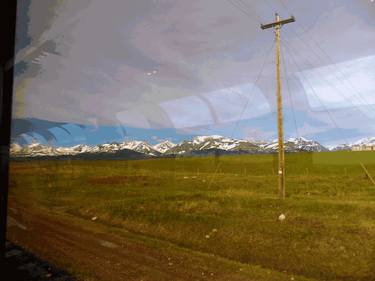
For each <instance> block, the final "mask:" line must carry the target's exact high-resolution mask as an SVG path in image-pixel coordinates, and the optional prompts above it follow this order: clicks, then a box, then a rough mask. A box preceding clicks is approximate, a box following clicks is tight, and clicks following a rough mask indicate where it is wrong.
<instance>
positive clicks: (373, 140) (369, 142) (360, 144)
mask: <svg viewBox="0 0 375 281" xmlns="http://www.w3.org/2000/svg"><path fill="white" fill-rule="evenodd" d="M330 150H331V151H338V150H357V151H360V150H375V137H370V138H364V139H360V140H358V141H356V142H354V143H351V144H340V145H337V146H333V147H331V148H330Z"/></svg>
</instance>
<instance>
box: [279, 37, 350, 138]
mask: <svg viewBox="0 0 375 281" xmlns="http://www.w3.org/2000/svg"><path fill="white" fill-rule="evenodd" d="M281 44H283V46H284V48H285V50H287V51H289V58H290V61H291V62H292V63H293V64H294V66H295V67H296V69H297V70H298V71H299V72H300V73H301V76H302V78H303V79H304V80H305V82H306V85H307V86H308V87H309V88H310V90H311V93H312V94H313V95H314V96H315V98H316V99H317V100H318V102H319V103H320V105H321V107H322V109H323V110H324V112H325V113H327V115H328V117H329V119H330V120H331V122H332V124H333V126H334V127H335V128H336V129H338V130H340V129H341V128H340V127H339V126H338V124H337V122H336V120H335V118H334V117H333V115H332V113H331V112H330V111H329V110H328V108H327V107H326V106H325V104H324V103H323V102H322V100H321V99H320V98H319V95H318V94H317V93H316V91H315V89H314V87H313V86H312V85H311V83H310V81H309V80H308V79H307V77H306V76H305V74H304V72H303V70H302V69H301V67H300V66H299V65H298V63H297V60H296V59H295V57H294V55H293V52H292V51H291V50H290V49H289V48H288V46H287V45H286V44H285V40H283V41H281ZM343 139H344V140H345V141H346V142H347V143H349V142H348V140H347V139H346V138H345V137H343Z"/></svg>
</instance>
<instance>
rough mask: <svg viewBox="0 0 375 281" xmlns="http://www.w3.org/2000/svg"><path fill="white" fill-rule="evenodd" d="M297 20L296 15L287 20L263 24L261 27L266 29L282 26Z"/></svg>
mask: <svg viewBox="0 0 375 281" xmlns="http://www.w3.org/2000/svg"><path fill="white" fill-rule="evenodd" d="M295 21H296V19H295V18H294V16H291V17H290V18H288V19H285V20H280V21H275V22H272V23H267V24H261V25H260V28H261V29H263V30H264V29H268V28H272V27H281V26H282V25H284V24H287V23H291V22H295Z"/></svg>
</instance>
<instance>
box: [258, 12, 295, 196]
mask: <svg viewBox="0 0 375 281" xmlns="http://www.w3.org/2000/svg"><path fill="white" fill-rule="evenodd" d="M275 16H276V17H275V19H276V21H275V22H272V23H269V24H262V25H261V26H260V27H261V28H262V29H263V30H264V29H268V28H274V29H275V36H276V79H277V86H276V88H277V91H276V92H277V131H278V143H279V172H278V174H279V196H280V198H282V199H284V198H285V152H284V130H283V100H282V95H281V77H280V29H281V27H282V26H283V25H284V24H288V23H291V22H295V19H294V17H293V16H291V17H290V18H288V19H286V20H281V19H280V16H279V14H277V13H276V14H275Z"/></svg>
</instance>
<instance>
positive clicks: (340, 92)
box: [284, 41, 372, 121]
mask: <svg viewBox="0 0 375 281" xmlns="http://www.w3.org/2000/svg"><path fill="white" fill-rule="evenodd" d="M284 44H286V45H289V43H288V42H286V41H284ZM290 49H291V47H290ZM294 53H297V51H294ZM304 57H305V58H306V61H307V62H309V63H310V64H311V65H313V62H311V60H309V58H308V57H307V56H304ZM318 59H320V58H319V56H318ZM336 79H338V78H336ZM322 80H324V81H326V83H327V85H329V86H330V87H332V89H334V90H335V91H336V93H337V94H338V95H340V96H341V97H342V98H343V99H345V100H346V101H347V102H348V104H351V107H353V108H355V109H356V110H357V111H358V112H360V113H361V114H362V115H363V116H364V117H365V118H367V119H369V120H370V121H372V119H371V118H370V117H369V116H367V115H366V114H365V113H364V112H363V111H362V110H361V109H360V108H359V107H358V105H356V104H354V103H353V102H352V101H351V100H350V97H347V96H346V95H345V93H344V92H343V91H342V90H341V89H340V88H338V87H337V86H336V85H335V84H334V83H333V81H330V80H329V79H328V78H326V77H325V76H323V77H322Z"/></svg>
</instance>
